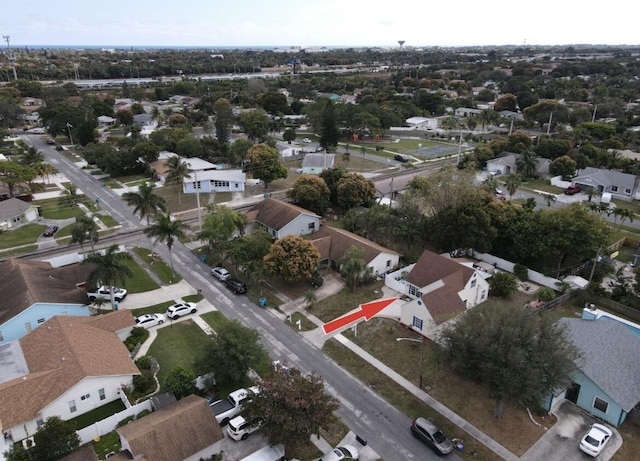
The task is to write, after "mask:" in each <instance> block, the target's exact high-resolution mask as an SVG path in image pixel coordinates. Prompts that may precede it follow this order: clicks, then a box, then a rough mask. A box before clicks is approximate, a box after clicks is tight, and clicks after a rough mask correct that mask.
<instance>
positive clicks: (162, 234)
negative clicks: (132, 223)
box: [144, 212, 188, 276]
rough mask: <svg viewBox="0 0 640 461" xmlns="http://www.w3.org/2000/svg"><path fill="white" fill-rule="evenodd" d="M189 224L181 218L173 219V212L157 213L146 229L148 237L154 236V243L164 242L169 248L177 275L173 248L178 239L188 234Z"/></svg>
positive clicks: (170, 260)
mask: <svg viewBox="0 0 640 461" xmlns="http://www.w3.org/2000/svg"><path fill="white" fill-rule="evenodd" d="M187 227H188V226H187V224H186V223H185V222H184V221H182V220H180V219H176V220H172V219H171V213H168V212H167V213H166V214H156V215H154V217H153V224H151V225H150V226H149V227H147V228H146V229H145V230H144V233H145V234H146V235H147V237H151V238H154V239H155V241H154V243H157V242H158V241H161V242H164V244H165V245H167V249H168V250H169V262H170V264H171V272H172V273H173V275H174V276H175V274H176V271H175V270H174V269H173V253H172V252H171V249H172V248H173V244H174V243H175V241H176V239H182V238H184V237H185V235H186V230H187Z"/></svg>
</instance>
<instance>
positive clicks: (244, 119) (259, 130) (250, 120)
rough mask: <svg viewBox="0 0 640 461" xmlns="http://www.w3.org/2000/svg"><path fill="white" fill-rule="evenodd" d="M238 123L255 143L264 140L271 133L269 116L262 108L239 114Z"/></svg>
mask: <svg viewBox="0 0 640 461" xmlns="http://www.w3.org/2000/svg"><path fill="white" fill-rule="evenodd" d="M238 124H239V125H240V126H241V127H242V131H244V133H245V134H246V135H247V138H249V140H250V141H251V142H253V143H255V142H256V141H260V142H264V141H265V140H266V139H267V134H268V133H269V116H268V115H267V113H266V112H265V111H264V110H262V109H255V110H251V111H247V112H243V113H241V114H240V115H239V116H238Z"/></svg>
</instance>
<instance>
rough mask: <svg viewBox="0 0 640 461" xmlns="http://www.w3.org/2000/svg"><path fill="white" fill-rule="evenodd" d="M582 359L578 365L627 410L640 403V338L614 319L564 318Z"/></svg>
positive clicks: (562, 320)
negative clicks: (639, 384)
mask: <svg viewBox="0 0 640 461" xmlns="http://www.w3.org/2000/svg"><path fill="white" fill-rule="evenodd" d="M559 322H560V323H561V324H564V325H565V326H566V328H567V333H568V335H569V338H570V339H571V340H572V341H573V344H574V345H575V346H576V348H577V349H578V350H579V351H580V353H581V355H582V357H581V359H580V360H579V361H578V363H576V366H577V367H578V368H579V369H580V370H581V371H582V372H583V373H584V374H585V375H586V376H587V377H588V378H589V379H590V380H591V381H593V382H594V383H595V384H596V385H597V386H598V387H599V388H600V389H602V390H603V391H604V392H606V393H607V394H608V395H609V397H611V398H612V399H613V400H614V401H615V402H616V403H617V404H618V405H619V406H620V407H621V408H622V409H623V410H624V411H626V412H629V411H631V410H632V409H633V407H634V406H636V405H637V404H638V402H640V386H638V383H640V338H638V337H637V336H636V335H634V334H633V333H632V332H631V331H629V330H628V329H627V327H625V326H624V325H623V324H622V323H620V322H617V321H615V320H611V319H605V318H600V319H598V320H583V319H574V318H563V319H560V320H559Z"/></svg>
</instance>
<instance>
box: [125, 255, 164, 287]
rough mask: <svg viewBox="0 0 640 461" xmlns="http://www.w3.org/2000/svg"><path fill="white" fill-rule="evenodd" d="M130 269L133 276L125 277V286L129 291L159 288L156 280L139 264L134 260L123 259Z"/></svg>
mask: <svg viewBox="0 0 640 461" xmlns="http://www.w3.org/2000/svg"><path fill="white" fill-rule="evenodd" d="M124 264H126V265H127V266H128V267H129V268H130V269H131V271H133V277H129V278H127V283H126V288H127V291H128V292H129V293H143V292H145V291H151V290H155V289H156V288H160V287H159V286H158V284H157V283H156V282H154V281H153V279H152V278H151V277H150V276H149V274H147V271H145V270H144V269H143V268H142V267H140V265H139V264H137V263H136V262H135V261H134V260H127V261H124Z"/></svg>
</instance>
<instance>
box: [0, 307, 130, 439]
mask: <svg viewBox="0 0 640 461" xmlns="http://www.w3.org/2000/svg"><path fill="white" fill-rule="evenodd" d="M122 312H125V313H126V314H129V317H130V319H131V324H133V322H134V320H133V316H132V315H131V313H130V312H129V311H122ZM126 314H122V313H120V311H117V312H113V313H109V314H105V315H104V316H102V317H105V318H99V317H71V316H57V317H53V318H52V319H50V320H48V321H47V322H46V323H44V324H43V325H41V326H40V327H39V328H37V329H35V330H33V331H32V332H31V333H29V334H28V335H26V336H24V337H23V338H22V339H20V346H21V347H22V353H23V355H24V358H25V361H26V363H27V366H28V368H29V374H28V375H26V376H24V377H19V378H16V379H13V380H11V381H7V382H5V383H2V384H0V421H1V422H2V425H3V426H4V427H12V426H15V425H16V424H20V423H22V422H25V421H30V420H32V419H33V418H35V417H36V416H37V414H38V413H39V412H40V411H41V410H42V408H43V407H45V406H46V405H48V404H50V403H51V402H53V401H54V400H55V399H57V398H58V397H59V396H60V395H61V394H62V393H64V392H65V391H67V390H68V389H69V388H71V387H72V386H74V385H75V384H76V383H78V382H79V381H81V380H82V379H85V378H87V377H98V376H130V375H137V374H139V373H140V372H139V370H138V367H136V365H135V364H134V363H133V360H131V357H130V356H129V351H128V350H127V348H126V346H125V345H124V344H123V343H122V341H120V339H119V338H118V336H116V335H115V334H114V333H113V331H110V328H113V326H114V325H122V324H124V323H125V321H124V319H125V316H126ZM109 316H113V317H114V318H115V320H114V321H112V320H111V319H108V318H106V317H109ZM105 328H106V329H105Z"/></svg>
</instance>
